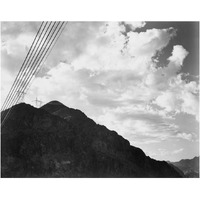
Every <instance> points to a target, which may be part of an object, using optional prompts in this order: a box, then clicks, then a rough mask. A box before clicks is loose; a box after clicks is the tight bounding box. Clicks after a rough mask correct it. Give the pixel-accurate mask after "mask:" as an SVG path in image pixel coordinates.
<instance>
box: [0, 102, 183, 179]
mask: <svg viewBox="0 0 200 200" xmlns="http://www.w3.org/2000/svg"><path fill="white" fill-rule="evenodd" d="M1 148H2V149H1V165H2V166H1V176H2V177H182V175H181V174H180V173H178V172H177V171H176V170H174V168H173V167H172V166H170V165H169V164H168V163H167V162H165V161H156V160H154V159H151V158H150V157H148V156H146V155H145V154H144V152H143V151H142V150H141V149H139V148H136V147H133V146H131V145H130V143H129V141H128V140H126V139H124V138H123V137H122V136H120V135H118V134H117V133H116V132H115V131H110V130H108V129H107V128H106V127H105V126H101V125H98V124H96V123H95V122H94V121H93V120H91V119H90V118H88V117H87V116H86V115H85V114H84V113H83V112H81V111H79V110H75V109H71V108H68V107H66V106H65V105H63V104H61V103H60V102H58V101H52V102H49V103H48V104H46V105H44V106H43V107H42V108H40V109H37V108H34V107H32V106H30V105H27V104H24V103H22V104H18V105H16V106H14V107H13V112H12V114H11V115H10V117H9V120H7V122H6V123H5V125H4V126H3V128H2V134H1Z"/></svg>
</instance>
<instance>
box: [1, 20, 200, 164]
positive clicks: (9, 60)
mask: <svg viewBox="0 0 200 200" xmlns="http://www.w3.org/2000/svg"><path fill="white" fill-rule="evenodd" d="M40 23H41V22H2V23H1V103H3V102H4V100H5V98H6V95H7V94H8V92H9V90H10V87H11V86H12V83H13V82H14V79H15V77H16V75H17V73H18V71H19V69H20V67H21V65H22V62H23V60H24V58H25V56H26V54H27V52H28V50H29V47H30V46H31V43H32V41H33V39H34V37H35V35H36V33H37V30H38V28H39V26H40ZM36 98H38V99H39V100H41V101H42V102H43V104H45V103H48V102H49V101H51V100H58V101H60V102H62V103H63V104H65V105H66V106H68V107H72V108H76V109H80V110H82V111H83V112H84V113H85V114H86V115H87V116H88V117H90V118H92V119H93V120H94V121H95V122H96V123H98V124H103V125H105V126H106V127H107V128H109V129H111V130H115V131H117V132H118V134H120V135H122V136H123V137H124V138H126V139H128V140H129V141H130V143H131V145H134V146H137V147H139V148H141V149H142V150H143V151H144V152H145V154H146V155H148V156H150V157H152V158H155V159H157V160H170V161H178V160H180V159H185V158H193V157H194V156H198V155H199V24H198V22H130V21H122V22H69V23H68V24H67V26H66V28H65V30H64V31H63V33H62V34H61V36H60V38H59V40H58V41H57V43H56V45H55V47H54V49H53V50H52V52H51V53H50V55H49V57H48V59H47V60H46V61H45V63H44V65H43V66H42V68H41V70H40V73H39V74H38V75H37V77H35V79H34V82H33V83H32V84H31V86H30V89H29V91H28V93H27V94H26V96H25V98H24V101H25V102H26V103H29V104H32V105H34V106H35V104H34V100H35V99H36Z"/></svg>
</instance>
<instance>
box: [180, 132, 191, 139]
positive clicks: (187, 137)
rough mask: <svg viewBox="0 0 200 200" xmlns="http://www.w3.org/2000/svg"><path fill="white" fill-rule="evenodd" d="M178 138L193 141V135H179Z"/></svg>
mask: <svg viewBox="0 0 200 200" xmlns="http://www.w3.org/2000/svg"><path fill="white" fill-rule="evenodd" d="M177 138H181V139H184V140H192V138H193V135H192V134H191V133H178V134H177Z"/></svg>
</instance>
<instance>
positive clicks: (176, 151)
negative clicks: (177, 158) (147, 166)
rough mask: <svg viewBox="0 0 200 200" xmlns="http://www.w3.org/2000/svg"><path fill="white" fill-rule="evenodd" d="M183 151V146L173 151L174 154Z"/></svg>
mask: <svg viewBox="0 0 200 200" xmlns="http://www.w3.org/2000/svg"><path fill="white" fill-rule="evenodd" d="M182 151H183V148H181V149H176V150H174V151H173V152H172V154H178V153H181V152H182Z"/></svg>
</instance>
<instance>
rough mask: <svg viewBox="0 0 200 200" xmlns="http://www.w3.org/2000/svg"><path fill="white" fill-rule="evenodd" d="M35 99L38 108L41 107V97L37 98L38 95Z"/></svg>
mask: <svg viewBox="0 0 200 200" xmlns="http://www.w3.org/2000/svg"><path fill="white" fill-rule="evenodd" d="M34 101H35V106H36V108H39V107H41V105H42V103H43V102H42V101H40V100H39V99H37V97H36V99H35V100H34Z"/></svg>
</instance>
